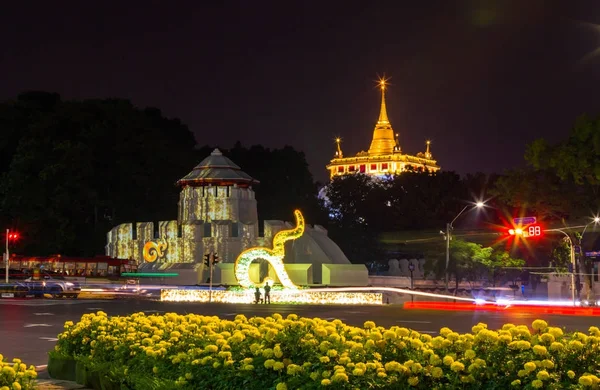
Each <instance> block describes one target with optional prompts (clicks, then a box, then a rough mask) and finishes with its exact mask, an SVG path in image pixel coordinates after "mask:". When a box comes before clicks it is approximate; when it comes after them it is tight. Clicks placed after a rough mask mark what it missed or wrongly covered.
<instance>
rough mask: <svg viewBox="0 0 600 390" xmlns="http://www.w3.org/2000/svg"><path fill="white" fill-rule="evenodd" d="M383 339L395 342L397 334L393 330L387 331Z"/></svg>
mask: <svg viewBox="0 0 600 390" xmlns="http://www.w3.org/2000/svg"><path fill="white" fill-rule="evenodd" d="M383 338H384V339H385V340H395V339H396V332H393V331H391V330H386V331H385V332H383Z"/></svg>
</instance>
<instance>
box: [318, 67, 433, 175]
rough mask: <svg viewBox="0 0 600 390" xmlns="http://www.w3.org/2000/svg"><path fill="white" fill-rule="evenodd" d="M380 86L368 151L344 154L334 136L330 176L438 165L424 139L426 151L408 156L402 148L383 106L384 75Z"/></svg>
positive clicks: (388, 172)
mask: <svg viewBox="0 0 600 390" xmlns="http://www.w3.org/2000/svg"><path fill="white" fill-rule="evenodd" d="M378 84H379V89H380V90H381V109H380V111H379V120H378V121H377V123H376V124H375V130H374V131H373V140H372V141H371V146H370V148H369V150H368V151H367V152H364V151H362V152H359V153H358V154H356V155H355V156H351V157H344V154H343V153H342V146H341V139H340V138H337V139H336V140H335V141H336V144H337V150H336V151H335V157H334V158H333V159H332V160H331V162H330V163H329V164H328V165H327V170H328V171H329V175H330V178H332V179H333V178H334V177H335V176H339V175H346V174H352V173H363V174H366V175H370V176H375V177H385V176H387V175H397V174H400V173H402V172H405V171H413V172H427V171H429V172H436V171H438V170H439V169H440V167H439V166H438V165H437V162H436V161H435V160H434V159H433V155H432V154H431V149H430V147H431V142H430V141H429V140H428V141H426V142H425V152H420V153H417V155H416V156H411V155H408V154H405V153H403V152H402V148H401V147H400V139H399V136H400V134H399V133H394V130H393V129H392V124H391V123H390V120H389V118H388V115H387V110H386V106H385V91H386V89H387V86H388V84H387V79H385V78H382V79H380V80H379V82H378Z"/></svg>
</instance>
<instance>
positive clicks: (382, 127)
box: [369, 76, 396, 156]
mask: <svg viewBox="0 0 600 390" xmlns="http://www.w3.org/2000/svg"><path fill="white" fill-rule="evenodd" d="M388 80H389V78H386V77H385V76H383V77H380V78H379V80H377V87H378V88H379V89H380V90H381V108H380V110H379V120H378V121H377V124H376V125H375V130H374V131H373V140H372V141H371V147H370V148H369V155H370V156H380V155H385V154H392V153H393V152H394V148H395V147H396V139H395V138H394V130H393V129H392V125H391V124H390V120H389V118H388V115H387V110H386V106H385V90H386V89H387V87H388V85H389V83H388Z"/></svg>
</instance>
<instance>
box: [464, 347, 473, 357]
mask: <svg viewBox="0 0 600 390" xmlns="http://www.w3.org/2000/svg"><path fill="white" fill-rule="evenodd" d="M465 357H466V358H467V359H473V358H475V351H473V350H472V349H467V350H466V351H465Z"/></svg>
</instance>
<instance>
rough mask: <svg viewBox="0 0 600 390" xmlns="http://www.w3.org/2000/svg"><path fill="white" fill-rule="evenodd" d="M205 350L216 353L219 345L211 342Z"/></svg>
mask: <svg viewBox="0 0 600 390" xmlns="http://www.w3.org/2000/svg"><path fill="white" fill-rule="evenodd" d="M204 350H205V351H206V352H210V353H215V352H217V351H218V350H219V347H217V346H216V345H213V344H211V345H207V346H206V347H205V348H204Z"/></svg>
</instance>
